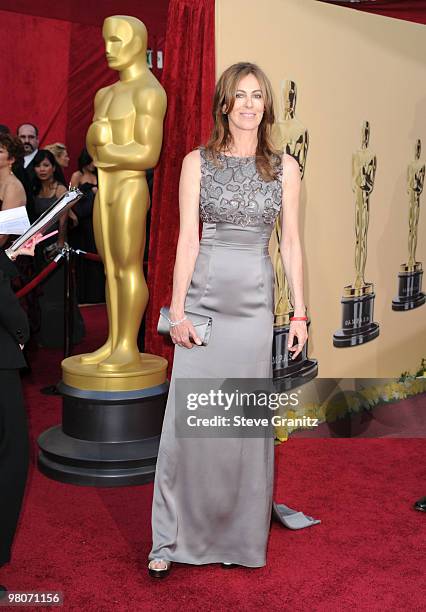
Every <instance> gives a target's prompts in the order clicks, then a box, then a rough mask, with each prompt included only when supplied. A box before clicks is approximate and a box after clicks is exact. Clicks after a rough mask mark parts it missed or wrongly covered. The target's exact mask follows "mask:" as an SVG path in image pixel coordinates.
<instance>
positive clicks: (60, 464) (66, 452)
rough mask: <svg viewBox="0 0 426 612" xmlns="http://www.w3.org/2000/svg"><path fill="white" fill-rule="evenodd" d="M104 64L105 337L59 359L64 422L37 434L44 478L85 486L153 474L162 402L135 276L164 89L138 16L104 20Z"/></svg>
mask: <svg viewBox="0 0 426 612" xmlns="http://www.w3.org/2000/svg"><path fill="white" fill-rule="evenodd" d="M102 35H103V38H104V41H105V52H106V61H107V62H108V66H109V67H110V68H111V69H112V70H114V71H115V72H116V73H117V74H118V80H117V81H116V82H115V83H113V84H112V85H109V86H107V87H104V88H103V89H100V90H99V91H98V92H97V94H96V96H95V101H94V116H93V120H92V123H91V125H90V127H89V130H88V132H87V138H86V144H87V149H88V151H89V153H90V155H91V156H92V158H93V161H94V163H95V166H96V168H97V170H98V191H97V193H96V198H95V204H94V211H93V225H94V231H95V239H96V246H97V248H98V252H99V254H100V256H101V258H102V262H103V264H104V268H105V275H106V298H107V310H108V326H109V329H108V337H107V339H106V341H105V343H104V344H103V346H101V347H100V348H99V349H98V350H96V351H95V352H93V353H89V354H86V355H74V356H72V357H69V358H67V359H65V360H64V361H63V363H62V372H63V380H62V382H61V383H60V384H59V386H58V389H59V391H60V393H61V394H62V396H63V424H62V427H61V426H57V427H53V428H51V429H49V430H48V431H46V432H43V434H42V435H41V436H40V438H39V446H40V448H41V453H40V458H39V467H40V469H41V471H43V473H45V474H46V475H48V476H50V477H51V478H54V479H57V480H61V481H63V482H70V483H73V484H85V485H93V486H123V485H130V484H140V483H142V482H147V481H149V480H152V479H153V477H154V473H155V463H156V456H157V450H158V443H159V437H160V433H161V426H162V419H163V414H164V409H165V404H166V398H167V389H168V387H167V383H166V372H167V361H166V359H164V358H162V357H160V356H157V355H150V354H146V353H142V354H141V353H139V349H138V344H137V336H138V331H139V327H140V323H141V320H142V317H143V314H144V312H145V309H146V306H147V302H148V288H147V284H146V281H145V278H144V274H143V253H144V247H145V238H146V215H147V212H148V209H149V206H150V199H149V191H148V185H147V181H146V171H147V170H148V169H150V168H153V167H154V166H155V165H156V164H157V162H158V158H159V155H160V151H161V146H162V138H163V120H164V115H165V112H166V104H167V99H166V93H165V91H164V89H163V87H162V86H161V85H160V83H159V82H158V80H157V79H156V78H155V76H154V75H153V74H152V72H151V71H150V69H149V67H148V64H147V42H148V34H147V30H146V27H145V25H144V24H143V23H142V21H140V20H139V19H136V18H135V17H130V16H124V15H115V16H112V17H107V18H106V19H105V21H104V24H103V30H102Z"/></svg>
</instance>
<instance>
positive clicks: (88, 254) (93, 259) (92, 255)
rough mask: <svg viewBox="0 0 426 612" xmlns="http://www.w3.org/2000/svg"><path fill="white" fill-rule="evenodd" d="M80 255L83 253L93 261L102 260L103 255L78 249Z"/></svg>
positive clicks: (83, 255) (85, 257)
mask: <svg viewBox="0 0 426 612" xmlns="http://www.w3.org/2000/svg"><path fill="white" fill-rule="evenodd" d="M77 253H78V254H79V255H82V257H84V259H91V260H92V261H102V259H101V256H100V255H98V254H97V253H85V252H84V251H77Z"/></svg>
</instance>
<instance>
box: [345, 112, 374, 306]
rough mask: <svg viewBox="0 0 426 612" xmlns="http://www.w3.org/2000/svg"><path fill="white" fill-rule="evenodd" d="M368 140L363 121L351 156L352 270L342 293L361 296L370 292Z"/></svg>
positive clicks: (371, 177)
mask: <svg viewBox="0 0 426 612" xmlns="http://www.w3.org/2000/svg"><path fill="white" fill-rule="evenodd" d="M369 140H370V124H369V123H368V121H366V122H365V123H364V126H363V130H362V144H361V149H359V150H358V151H357V152H356V153H354V154H353V156H352V191H353V192H354V193H355V270H356V276H355V281H354V283H353V285H348V286H347V287H346V288H345V293H346V295H365V294H367V293H372V291H373V285H372V283H366V282H365V280H364V273H365V264H366V262H367V232H368V221H369V215H370V208H369V202H370V194H371V192H372V191H373V188H374V178H375V176H376V168H377V159H376V156H375V155H374V153H372V152H371V151H370V150H369V149H368V143H369Z"/></svg>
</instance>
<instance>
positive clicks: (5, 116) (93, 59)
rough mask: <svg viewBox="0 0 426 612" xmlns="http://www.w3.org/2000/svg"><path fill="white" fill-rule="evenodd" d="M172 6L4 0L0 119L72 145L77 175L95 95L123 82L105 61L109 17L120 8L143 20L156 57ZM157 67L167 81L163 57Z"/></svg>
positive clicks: (134, 0) (164, 1)
mask: <svg viewBox="0 0 426 612" xmlns="http://www.w3.org/2000/svg"><path fill="white" fill-rule="evenodd" d="M168 3H169V0H156V1H155V2H151V1H150V0H121V1H120V3H118V2H117V0H103V1H102V2H99V3H95V2H92V3H90V2H87V1H86V0H61V2H52V0H38V2H33V1H31V2H30V1H29V0H0V74H1V75H2V96H1V104H0V123H3V124H6V125H8V126H9V128H10V129H11V130H12V131H13V132H14V131H15V129H16V127H17V125H18V124H20V123H22V122H24V121H29V122H31V123H35V124H36V125H37V126H38V127H39V129H40V139H41V146H43V145H45V144H49V143H52V142H56V141H59V142H65V143H66V144H67V146H68V149H69V152H70V156H71V163H70V168H69V173H68V174H69V175H70V174H71V172H73V171H74V170H75V169H76V163H77V157H78V154H79V152H80V150H81V148H82V147H83V146H84V143H85V136H86V131H87V128H88V125H89V123H90V121H91V119H92V115H93V98H94V96H95V93H96V91H97V90H98V89H100V88H101V87H104V86H105V85H107V84H109V83H112V82H113V81H115V80H117V74H116V73H115V72H114V71H113V70H110V69H109V68H108V65H107V63H106V60H105V52H104V41H103V38H102V24H103V21H104V19H105V17H107V16H108V15H114V14H117V13H119V14H122V15H123V14H124V15H133V16H135V17H138V18H139V19H142V21H144V23H145V25H146V26H147V28H148V36H149V40H148V45H149V46H150V48H152V49H153V52H154V53H153V55H154V57H156V53H157V50H158V49H162V47H160V46H159V45H160V44H162V43H163V42H164V35H165V29H166V19H167V7H168ZM153 72H154V74H155V75H156V76H157V78H160V79H161V75H162V70H158V69H157V67H156V62H155V61H154V66H153ZM68 178H69V176H68Z"/></svg>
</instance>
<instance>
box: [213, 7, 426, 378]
mask: <svg viewBox="0 0 426 612" xmlns="http://www.w3.org/2000/svg"><path fill="white" fill-rule="evenodd" d="M425 58H426V28H425V26H422V25H418V24H413V23H408V22H404V21H399V20H396V19H390V18H386V17H381V16H376V15H370V14H366V13H361V12H358V11H354V10H349V9H347V8H342V7H336V6H332V5H328V4H323V3H321V2H316V1H315V0H263V1H262V2H260V1H259V0H216V60H217V73H218V74H220V73H221V72H222V70H223V69H224V68H226V67H227V66H228V65H230V64H232V63H234V62H237V61H253V62H256V63H258V64H259V65H260V66H261V67H262V68H263V69H264V70H265V71H266V72H267V74H268V75H269V77H270V78H271V80H272V84H273V87H274V91H275V95H276V102H279V92H280V86H281V82H282V81H283V80H284V79H289V78H290V79H293V80H295V81H296V83H297V86H298V103H297V116H298V118H299V119H300V120H301V121H302V122H303V123H304V125H305V126H306V127H307V128H308V129H309V135H310V147H309V153H308V160H307V167H306V174H305V179H304V186H303V193H302V204H301V216H300V220H301V229H302V239H303V244H304V269H305V300H306V304H307V306H308V309H309V314H310V317H311V321H312V324H311V333H310V351H309V352H310V356H312V357H316V358H317V359H318V360H319V364H320V370H319V375H320V376H324V377H328V376H331V377H340V376H342V377H352V376H355V377H375V376H377V377H396V376H399V375H400V374H401V372H403V371H404V370H406V369H409V370H411V371H412V372H415V371H416V370H417V369H418V366H419V365H420V361H421V358H422V357H426V305H424V306H422V307H420V308H418V309H415V310H412V311H409V312H404V313H401V312H394V311H392V310H391V301H392V298H393V297H394V296H395V295H396V293H397V274H398V270H399V265H400V264H401V263H403V262H405V261H406V259H407V255H408V246H407V243H408V199H407V194H406V168H407V165H408V163H409V162H410V161H411V160H412V159H414V144H415V140H416V138H421V139H422V141H423V153H422V159H425V157H426V125H425V122H426V61H425ZM278 109H279V104H278V105H277V110H278ZM365 119H368V120H369V121H370V123H371V137H370V147H371V149H372V150H373V151H374V152H375V153H376V154H377V158H378V168H377V174H376V182H375V189H374V192H373V194H372V196H371V199H370V225H369V232H368V258H367V266H366V275H365V278H366V280H367V281H372V282H373V283H374V285H375V292H376V300H375V311H374V315H375V316H374V319H375V321H377V322H379V323H380V336H379V337H378V338H377V339H375V340H373V341H371V342H368V343H367V344H365V345H361V346H357V347H352V348H343V349H337V348H334V347H333V344H332V335H333V332H334V331H335V330H336V329H338V328H339V327H340V326H341V304H340V298H341V295H342V290H343V286H344V285H346V284H349V283H351V282H353V280H354V197H353V193H352V189H351V158H352V153H353V151H355V150H356V149H358V148H359V146H360V143H361V126H362V123H363V121H364V120H365ZM422 209H423V210H422ZM416 259H417V260H418V261H422V262H423V267H424V268H426V190H425V193H424V196H423V202H422V206H421V210H420V222H419V240H418V246H417V257H416ZM425 285H426V279H424V281H423V288H424V289H425Z"/></svg>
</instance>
